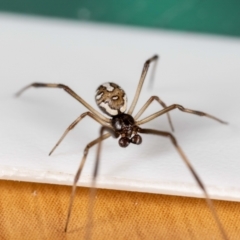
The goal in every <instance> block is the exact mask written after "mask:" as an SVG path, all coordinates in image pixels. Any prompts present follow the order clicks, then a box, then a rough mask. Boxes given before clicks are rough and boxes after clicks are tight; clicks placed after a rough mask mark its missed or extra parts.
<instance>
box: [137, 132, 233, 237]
mask: <svg viewBox="0 0 240 240" xmlns="http://www.w3.org/2000/svg"><path fill="white" fill-rule="evenodd" d="M139 132H140V133H144V134H154V135H158V136H163V137H169V138H170V140H171V141H172V143H173V145H174V147H175V148H176V150H177V151H178V153H179V154H180V156H181V157H182V159H183V161H184V162H185V164H186V165H187V167H188V169H189V170H190V172H191V173H192V175H193V177H194V178H195V180H196V182H197V184H198V185H199V187H200V188H201V189H202V191H203V193H204V195H205V198H206V202H207V204H208V206H209V208H210V210H211V212H212V215H213V217H214V219H215V221H216V223H217V225H218V228H219V230H220V231H221V234H222V237H223V239H228V238H227V235H226V232H225V230H224V228H223V226H222V223H221V221H220V219H219V217H218V214H217V212H216V210H215V208H214V205H213V202H212V200H211V199H210V197H209V195H208V192H207V190H206V188H205V186H204V185H203V183H202V180H200V178H199V176H198V174H197V173H196V171H195V170H194V168H193V167H192V165H191V164H190V162H189V161H188V159H187V157H186V155H185V154H184V152H183V150H182V149H181V148H180V146H179V145H178V143H177V140H176V138H175V137H174V136H173V135H172V134H171V133H169V132H163V131H158V130H154V129H141V128H139Z"/></svg>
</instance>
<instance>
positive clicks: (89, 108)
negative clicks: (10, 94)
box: [16, 83, 110, 123]
mask: <svg viewBox="0 0 240 240" xmlns="http://www.w3.org/2000/svg"><path fill="white" fill-rule="evenodd" d="M31 87H36V88H38V87H47V88H62V89H64V90H65V91H66V92H67V93H69V94H70V95H71V96H72V97H74V98H75V99H76V100H77V101H79V102H80V103H81V104H82V105H84V106H85V107H86V108H87V109H88V110H90V111H91V112H92V113H94V114H95V115H97V116H98V117H99V118H101V119H102V120H103V121H105V122H106V123H109V122H110V120H109V119H108V118H106V117H105V116H103V115H102V114H101V113H99V112H98V111H96V110H95V109H94V108H93V107H91V106H90V105H89V104H88V103H87V102H85V101H84V100H83V99H82V98H81V97H80V96H78V95H77V94H76V93H75V92H74V91H73V90H72V89H71V88H69V87H68V86H66V85H63V84H55V83H32V84H30V85H28V86H26V87H24V88H23V89H21V90H20V91H18V92H17V93H16V96H17V97H18V96H20V95H21V94H22V93H23V92H24V91H26V90H27V89H28V88H31Z"/></svg>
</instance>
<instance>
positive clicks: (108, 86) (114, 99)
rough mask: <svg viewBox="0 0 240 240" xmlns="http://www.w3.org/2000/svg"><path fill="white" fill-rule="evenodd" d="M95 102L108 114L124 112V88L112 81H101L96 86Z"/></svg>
mask: <svg viewBox="0 0 240 240" xmlns="http://www.w3.org/2000/svg"><path fill="white" fill-rule="evenodd" d="M95 100H96V103H97V105H98V107H99V108H100V109H101V110H102V111H103V112H104V113H106V114H108V115H110V116H116V115H118V114H121V113H124V112H125V111H126V109H127V96H126V93H125V92H124V90H123V89H122V88H121V87H119V86H118V85H117V84H115V83H112V82H107V83H103V84H102V85H100V86H99V87H98V88H97V91H96V96H95Z"/></svg>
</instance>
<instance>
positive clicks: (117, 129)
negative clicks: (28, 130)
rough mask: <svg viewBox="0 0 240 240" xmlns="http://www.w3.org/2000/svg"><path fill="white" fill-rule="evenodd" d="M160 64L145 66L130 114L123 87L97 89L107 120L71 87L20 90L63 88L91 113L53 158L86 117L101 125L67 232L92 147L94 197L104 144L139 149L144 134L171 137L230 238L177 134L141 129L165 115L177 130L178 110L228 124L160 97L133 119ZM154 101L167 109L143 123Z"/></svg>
mask: <svg viewBox="0 0 240 240" xmlns="http://www.w3.org/2000/svg"><path fill="white" fill-rule="evenodd" d="M157 60H158V56H157V55H154V56H153V57H151V58H149V59H148V60H147V61H146V62H145V64H144V66H143V70H142V73H141V76H140V80H139V83H138V86H137V90H136V93H135V96H134V99H133V101H132V104H131V105H130V108H129V109H128V110H127V96H126V94H125V92H124V91H123V89H122V88H121V87H119V86H118V85H117V84H115V83H112V82H107V83H104V84H102V85H100V86H99V87H98V88H97V91H96V95H95V100H96V103H97V105H98V107H99V108H100V109H101V110H102V111H103V112H104V113H106V114H107V115H108V116H110V118H106V117H105V116H104V115H102V114H101V113H99V112H98V111H97V110H95V109H94V108H93V107H92V106H90V105H89V104H88V103H87V102H86V101H84V100H83V99H82V98H81V97H80V96H79V95H78V94H76V93H75V92H74V91H73V90H72V89H71V88H69V87H68V86H66V85H63V84H53V83H32V84H30V85H28V86H26V87H24V88H23V89H22V90H20V91H19V92H18V93H17V94H16V95H17V96H19V95H20V94H21V93H22V92H24V91H25V90H26V89H28V88H30V87H36V88H39V87H48V88H61V89H63V90H65V91H66V92H67V93H68V94H70V95H71V96H72V97H73V98H75V99H76V100H77V101H79V102H80V103H81V104H82V105H84V106H85V107H86V108H87V109H88V111H87V112H84V113H82V114H81V115H80V116H79V117H78V118H77V119H76V120H75V121H74V122H73V123H71V124H70V126H69V127H68V128H67V129H66V130H65V132H64V134H63V135H62V137H61V138H60V139H59V141H58V142H57V144H56V145H55V146H54V148H53V149H52V151H51V152H50V154H49V155H51V154H52V152H53V151H54V150H55V149H56V147H57V146H58V145H59V144H60V143H61V141H62V140H63V139H64V138H65V136H66V135H67V134H68V132H69V131H70V130H72V129H73V128H74V127H75V126H76V125H77V124H78V123H79V122H80V121H81V120H82V119H83V118H84V117H86V116H88V117H91V118H93V119H94V120H95V121H97V122H98V123H99V124H100V125H101V128H100V136H99V137H98V138H96V139H95V140H93V141H91V142H90V143H88V144H87V145H86V147H85V149H84V152H83V157H82V161H81V163H80V165H79V168H78V170H77V173H76V175H75V177H74V182H73V187H72V194H71V198H70V203H69V208H68V215H67V221H66V225H65V231H67V227H68V223H69V220H70V215H71V212H72V206H73V200H74V195H75V191H76V187H77V182H78V180H79V178H80V175H81V172H82V170H83V167H84V164H85V162H86V158H87V155H88V151H89V149H90V148H91V147H92V146H94V145H96V144H97V154H96V160H95V167H94V171H93V179H92V193H94V192H95V191H94V189H95V182H96V177H97V173H98V168H99V162H100V153H101V146H102V142H103V141H104V140H105V139H107V138H109V137H110V136H112V137H114V138H119V137H120V139H119V145H120V146H121V147H127V146H128V145H129V144H130V143H133V144H137V145H139V144H141V142H142V137H141V136H140V135H139V133H141V134H151V135H157V136H160V137H167V138H169V139H170V140H171V142H172V144H173V146H174V147H175V149H176V150H177V151H178V153H179V155H180V156H181V158H182V160H183V161H184V162H185V164H186V166H187V167H188V169H189V170H190V172H191V173H192V175H193V177H194V179H195V180H196V182H197V184H198V186H199V187H200V188H201V189H202V191H203V193H204V195H205V198H206V201H207V204H208V206H209V208H210V210H211V212H212V215H213V217H214V219H215V221H216V223H217V225H218V228H219V230H220V231H221V233H222V236H223V238H224V239H227V235H226V233H225V230H224V228H223V226H222V224H221V222H220V219H219V217H218V215H217V212H216V210H215V208H214V206H213V203H212V201H211V200H210V198H209V195H208V193H207V191H206V189H205V186H204V184H203V183H202V181H201V180H200V178H199V176H198V174H197V173H196V171H195V170H194V168H193V167H192V165H191V163H190V162H189V160H188V159H187V157H186V155H185V154H184V152H183V150H182V149H181V148H180V146H179V145H178V143H177V140H176V138H175V137H174V136H173V134H172V133H170V132H166V131H160V130H157V129H146V128H141V127H140V125H142V124H145V123H147V122H150V121H151V120H153V119H155V118H157V117H159V116H161V115H163V114H167V117H168V121H169V124H170V126H171V129H172V130H173V125H172V122H171V119H170V115H169V111H172V110H174V109H178V110H180V111H182V112H185V113H191V114H195V115H198V116H205V117H208V118H211V119H213V120H216V121H218V122H220V123H225V124H226V122H224V121H222V120H220V119H218V118H216V117H214V116H212V115H210V114H207V113H204V112H200V111H196V110H192V109H187V108H184V107H183V106H181V105H179V104H172V105H170V106H167V105H166V104H165V103H164V102H163V101H162V100H161V99H160V98H159V97H158V96H151V97H150V98H149V99H148V101H147V102H146V103H145V104H144V105H143V107H142V108H141V109H140V110H139V111H138V112H137V114H136V115H135V116H133V115H132V114H133V111H134V109H135V107H136V104H137V101H138V98H139V95H140V93H141V89H142V86H143V83H144V81H145V77H146V75H147V72H148V68H149V65H150V64H151V62H155V65H154V70H155V66H156V62H157ZM153 101H157V102H158V103H159V104H160V105H161V106H162V108H163V109H162V110H160V111H158V112H155V113H153V114H152V115H150V116H148V117H146V118H144V119H141V120H139V118H140V117H141V115H142V114H143V113H144V111H145V110H146V109H147V108H148V107H149V105H150V104H151V103H152V102H153ZM104 132H107V133H104ZM92 196H94V194H92ZM91 199H94V197H92V198H91ZM90 212H91V209H90ZM90 216H91V214H90ZM90 230H91V229H90ZM90 230H89V229H88V231H87V232H88V233H89V231H90ZM89 235H90V234H88V237H89Z"/></svg>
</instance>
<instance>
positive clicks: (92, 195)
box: [85, 126, 119, 239]
mask: <svg viewBox="0 0 240 240" xmlns="http://www.w3.org/2000/svg"><path fill="white" fill-rule="evenodd" d="M105 131H107V132H108V133H107V134H109V135H111V136H112V137H114V138H118V137H119V134H118V133H116V132H115V131H114V130H113V128H111V127H106V126H102V127H101V129H100V137H99V139H100V140H99V141H98V147H97V155H96V160H95V166H94V170H93V178H92V186H91V190H90V202H89V207H88V223H87V229H86V234H85V239H91V232H92V227H93V226H92V225H93V224H92V217H93V207H94V200H95V195H96V178H97V175H98V169H99V163H100V154H101V147H102V141H103V140H104V136H105V135H107V134H105V135H103V133H104V132H105Z"/></svg>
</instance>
